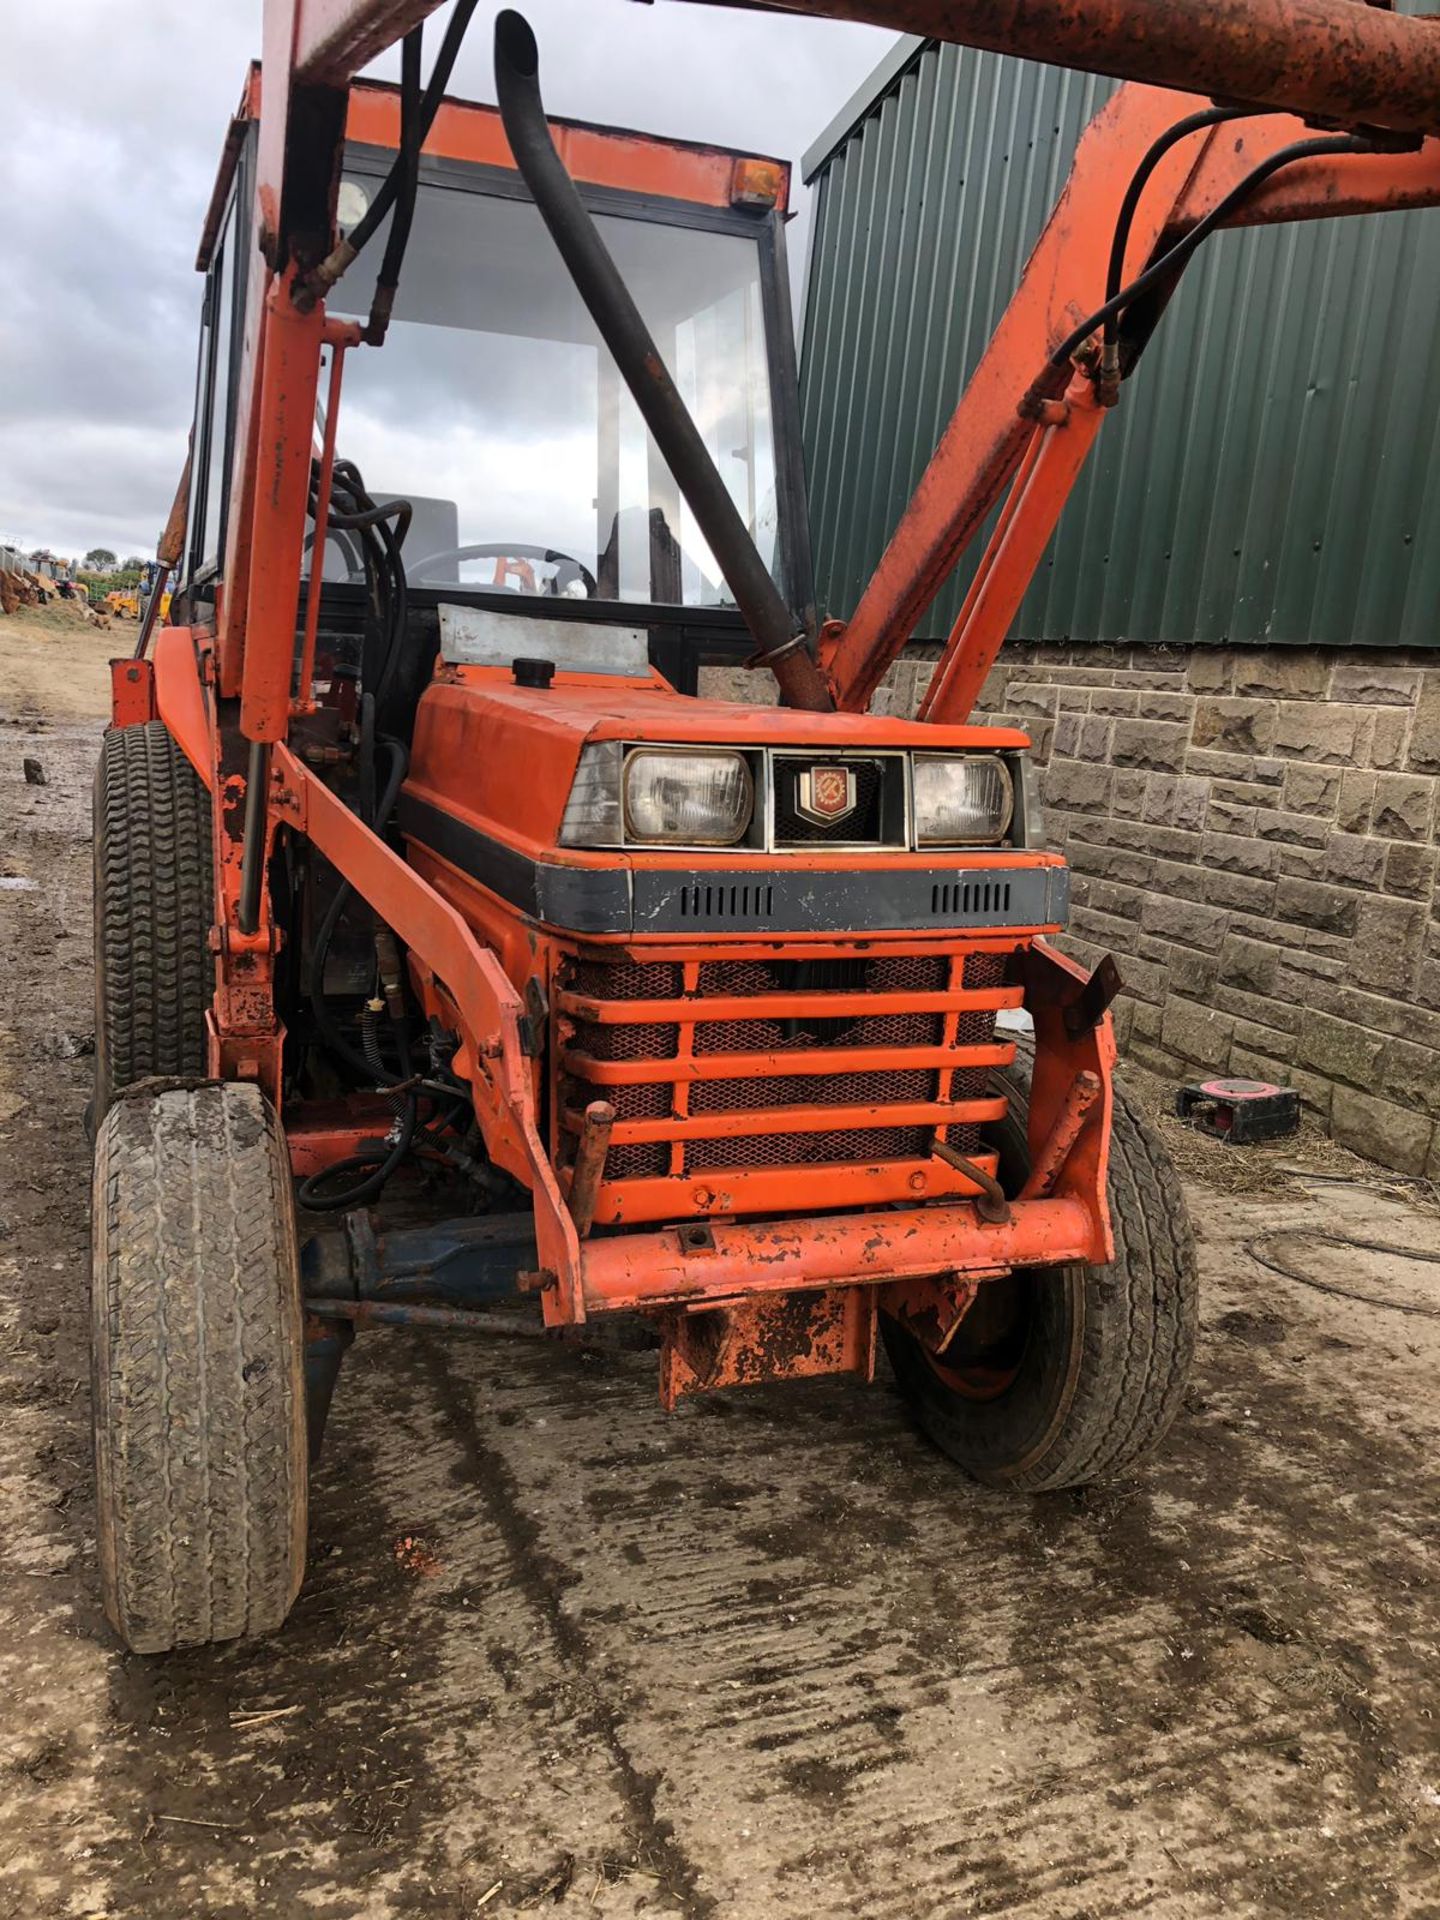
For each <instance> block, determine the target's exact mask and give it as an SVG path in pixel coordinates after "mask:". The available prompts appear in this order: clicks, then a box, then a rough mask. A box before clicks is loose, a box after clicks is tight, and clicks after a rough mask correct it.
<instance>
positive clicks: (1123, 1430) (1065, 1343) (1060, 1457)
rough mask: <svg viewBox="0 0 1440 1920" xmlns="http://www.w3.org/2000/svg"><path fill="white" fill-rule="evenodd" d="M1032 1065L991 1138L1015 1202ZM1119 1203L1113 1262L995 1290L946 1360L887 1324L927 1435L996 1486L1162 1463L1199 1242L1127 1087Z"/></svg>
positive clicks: (1119, 1121)
mask: <svg viewBox="0 0 1440 1920" xmlns="http://www.w3.org/2000/svg"><path fill="white" fill-rule="evenodd" d="M1031 1064H1032V1056H1031V1054H1030V1053H1029V1050H1028V1048H1027V1049H1025V1050H1023V1051H1021V1052H1019V1053H1017V1057H1016V1060H1015V1063H1014V1065H1013V1067H1010V1068H1008V1069H1006V1070H1005V1071H1003V1072H1000V1073H997V1074H996V1075H995V1085H994V1090H995V1091H996V1092H998V1093H1004V1094H1005V1095H1006V1097H1007V1098H1008V1099H1009V1102H1010V1113H1009V1116H1008V1117H1007V1119H1006V1120H1004V1121H1003V1122H1001V1123H1000V1125H999V1126H998V1127H996V1129H995V1130H994V1133H993V1135H992V1141H991V1143H992V1145H994V1146H995V1147H996V1148H997V1149H998V1151H999V1154H1000V1178H1001V1181H1002V1183H1003V1184H1004V1186H1005V1189H1006V1191H1007V1192H1008V1193H1017V1192H1018V1191H1019V1190H1020V1188H1021V1186H1022V1185H1023V1184H1024V1181H1025V1177H1026V1174H1027V1173H1028V1171H1029V1155H1028V1152H1027V1149H1026V1143H1025V1119H1026V1114H1027V1113H1028V1110H1029V1102H1030V1069H1031ZM1109 1199H1110V1218H1111V1223H1112V1226H1113V1228H1114V1234H1115V1259H1114V1261H1113V1263H1112V1264H1111V1265H1109V1266H1105V1267H1090V1266H1085V1265H1083V1264H1079V1263H1077V1264H1074V1265H1069V1266H1063V1267H1047V1268H1039V1269H1030V1270H1017V1271H1016V1272H1015V1273H1014V1274H1012V1275H1011V1276H1010V1277H1009V1278H1007V1279H1005V1280H992V1281H986V1282H985V1283H984V1285H983V1286H982V1288H981V1292H980V1295H979V1298H978V1299H977V1301H976V1303H975V1305H974V1306H973V1307H972V1308H971V1309H970V1312H969V1313H968V1314H967V1315H966V1317H965V1319H964V1320H962V1321H961V1323H960V1326H959V1328H958V1329H957V1331H956V1333H955V1334H954V1336H953V1338H952V1340H951V1342H950V1345H949V1346H948V1347H947V1349H946V1351H945V1353H944V1355H943V1356H938V1357H937V1356H934V1355H932V1354H930V1353H929V1352H928V1351H927V1350H926V1349H925V1348H924V1347H923V1346H922V1345H921V1344H920V1342H919V1341H918V1340H916V1339H915V1338H914V1336H913V1335H912V1334H910V1333H909V1332H908V1331H907V1330H906V1329H904V1328H903V1327H901V1326H900V1325H899V1323H898V1322H897V1321H895V1320H894V1319H892V1318H891V1317H890V1316H889V1315H883V1316H882V1318H881V1331H882V1333H883V1336H884V1340H885V1347H886V1351H887V1353H888V1354H889V1356H890V1363H891V1367H892V1369H893V1371H894V1374H895V1377H896V1380H897V1382H898V1383H899V1386H900V1390H901V1392H902V1394H903V1395H904V1396H905V1398H906V1399H907V1400H908V1401H909V1402H910V1405H911V1408H912V1410H913V1412H914V1414H915V1417H916V1419H917V1421H918V1423H919V1425H920V1427H921V1428H922V1429H923V1431H924V1432H925V1433H926V1434H927V1435H928V1436H929V1437H930V1439H931V1440H933V1441H934V1443H935V1445H936V1446H937V1447H939V1449H940V1450H941V1452H942V1453H945V1454H947V1455H948V1456H949V1457H950V1459H952V1460H953V1461H955V1463H956V1464H957V1465H958V1466H960V1467H963V1468H964V1469H965V1471H966V1472H967V1473H969V1474H970V1475H972V1476H973V1477H974V1478H975V1479H977V1480H981V1481H984V1482H985V1483H986V1484H987V1485H990V1486H995V1487H1006V1488H1010V1489H1012V1490H1014V1491H1016V1492H1022V1493H1047V1492H1052V1491H1054V1490H1056V1489H1058V1488H1061V1487H1081V1486H1087V1485H1090V1484H1092V1483H1093V1482H1095V1481H1102V1480H1114V1479H1117V1478H1119V1477H1121V1476H1123V1475H1125V1474H1127V1473H1129V1472H1130V1471H1131V1470H1132V1469H1133V1468H1135V1467H1136V1466H1138V1465H1139V1464H1140V1463H1141V1462H1142V1461H1143V1460H1144V1459H1145V1458H1146V1457H1147V1456H1148V1455H1149V1454H1151V1453H1152V1452H1153V1451H1154V1449H1155V1448H1156V1447H1157V1446H1158V1445H1159V1444H1160V1442H1161V1440H1162V1439H1163V1438H1164V1436H1165V1434H1166V1432H1167V1431H1168V1429H1169V1427H1170V1423H1171V1422H1172V1421H1173V1420H1174V1418H1175V1415H1176V1413H1177V1411H1178V1410H1179V1406H1180V1399H1181V1395H1182V1393H1183V1392H1184V1388H1185V1381H1186V1377H1187V1375H1188V1373H1189V1369H1190V1362H1191V1359H1192V1356H1193V1354H1194V1348H1195V1330H1196V1321H1197V1316H1198V1308H1199V1288H1198V1280H1197V1273H1196V1262H1195V1243H1194V1239H1193V1236H1192V1234H1191V1230H1190V1222H1189V1218H1188V1216H1187V1214H1186V1211H1185V1202H1184V1199H1183V1197H1182V1195H1181V1191H1180V1179H1179V1175H1178V1174H1177V1173H1176V1171H1175V1167H1174V1164H1173V1162H1172V1161H1171V1159H1170V1156H1169V1154H1168V1153H1167V1152H1166V1150H1165V1147H1164V1145H1163V1143H1162V1142H1161V1140H1160V1137H1159V1135H1158V1134H1157V1133H1156V1131H1155V1129H1154V1128H1153V1127H1152V1126H1151V1125H1150V1123H1149V1121H1148V1120H1147V1119H1145V1117H1144V1116H1143V1115H1142V1114H1141V1113H1140V1111H1139V1110H1138V1108H1137V1107H1136V1106H1135V1105H1134V1104H1133V1103H1132V1102H1131V1100H1130V1099H1129V1098H1128V1097H1127V1095H1126V1093H1125V1091H1124V1089H1123V1088H1122V1087H1120V1086H1119V1085H1118V1084H1117V1086H1116V1088H1115V1103H1114V1117H1113V1124H1112V1128H1111V1136H1110V1173H1109ZM992 1289H993V1290H994V1291H992Z"/></svg>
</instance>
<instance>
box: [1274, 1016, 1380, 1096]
mask: <svg viewBox="0 0 1440 1920" xmlns="http://www.w3.org/2000/svg"><path fill="white" fill-rule="evenodd" d="M1384 1051H1385V1042H1384V1041H1383V1040H1382V1039H1381V1038H1380V1037H1379V1035H1378V1034H1373V1033H1367V1032H1366V1031H1365V1029H1364V1028H1363V1027H1354V1026H1351V1025H1350V1024H1349V1022H1348V1021H1345V1020H1335V1019H1332V1018H1331V1017H1330V1015H1329V1014H1324V1013H1314V1014H1311V1015H1309V1016H1308V1017H1307V1018H1306V1019H1305V1020H1303V1021H1302V1022H1301V1023H1300V1032H1299V1035H1298V1039H1297V1044H1296V1048H1295V1059H1296V1061H1297V1063H1298V1064H1299V1065H1300V1066H1302V1067H1313V1068H1314V1069H1315V1071H1316V1072H1317V1073H1323V1074H1325V1075H1326V1076H1327V1077H1328V1078H1329V1079H1331V1080H1344V1081H1347V1082H1349V1083H1350V1084H1351V1085H1354V1086H1359V1087H1370V1086H1373V1085H1374V1084H1375V1075H1376V1073H1377V1072H1378V1070H1379V1066H1380V1060H1381V1056H1382V1055H1383V1053H1384Z"/></svg>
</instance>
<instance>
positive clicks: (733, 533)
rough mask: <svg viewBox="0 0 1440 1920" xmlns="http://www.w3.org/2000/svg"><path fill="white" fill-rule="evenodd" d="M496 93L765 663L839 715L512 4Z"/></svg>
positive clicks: (798, 696)
mask: <svg viewBox="0 0 1440 1920" xmlns="http://www.w3.org/2000/svg"><path fill="white" fill-rule="evenodd" d="M495 90H496V94H497V96H498V98H499V102H500V118H501V120H502V121H503V122H504V126H505V135H506V138H507V139H508V140H509V142H510V151H511V153H512V154H513V155H514V157H515V164H516V166H517V167H518V168H519V169H520V174H521V177H522V178H523V179H524V182H525V184H526V186H527V187H528V188H529V189H530V193H531V197H532V198H533V200H534V202H535V205H536V207H537V208H538V209H539V211H540V216H541V218H542V219H543V220H544V222H545V225H546V226H547V227H548V228H549V230H550V237H551V239H552V240H553V241H554V242H555V246H556V248H557V250H558V252H559V254H560V257H561V259H562V260H563V261H564V262H565V266H566V270H567V271H568V273H569V275H570V278H571V280H572V281H573V282H574V283H575V290H576V292H577V293H578V294H579V295H580V298H581V299H582V300H583V301H584V303H585V306H586V308H587V310H588V312H589V314H590V317H591V319H592V320H593V321H594V322H595V325H596V327H597V328H598V330H599V333H600V337H601V339H602V340H603V341H604V342H605V345H606V346H607V347H608V348H609V349H610V353H611V355H612V357H613V359H614V361H615V364H616V366H617V367H618V368H619V370H620V376H621V378H622V379H623V380H624V382H625V384H626V386H627V387H628V388H629V389H630V392H631V393H632V394H633V396H634V399H635V404H636V406H637V407H639V409H640V412H641V415H642V417H643V418H644V421H645V424H646V425H647V426H648V427H649V429H650V431H651V433H652V434H653V435H654V437H655V444H656V446H657V447H658V448H659V449H660V452H661V453H662V454H663V456H664V458H665V464H666V465H667V466H668V467H669V469H670V471H671V473H672V474H673V475H674V477H675V483H676V485H677V486H678V487H679V489H680V491H681V493H682V494H683V495H684V496H685V498H686V500H687V501H688V502H689V504H690V510H691V512H692V513H693V514H694V516H695V520H696V522H697V524H698V526H699V528H700V531H701V533H702V534H703V535H704V537H705V541H706V543H707V545H708V546H709V548H710V551H711V553H712V554H714V556H715V560H716V564H717V565H718V566H719V568H720V571H721V573H722V574H723V575H724V577H725V581H726V584H727V585H728V586H729V589H730V591H731V593H732V594H733V595H734V596H735V603H736V605H737V606H738V607H739V609H740V612H741V613H742V615H743V616H744V619H745V624H746V626H747V627H749V629H750V632H751V634H752V635H753V636H754V639H755V642H756V647H757V652H756V655H755V663H756V664H758V665H762V666H768V667H769V668H770V670H771V672H772V673H773V674H774V675H775V678H776V680H777V681H778V682H779V685H780V697H781V700H782V702H783V703H784V704H785V705H786V706H789V707H799V708H803V709H806V710H808V711H810V712H817V713H829V712H831V711H833V708H834V704H835V703H834V701H833V699H832V698H831V696H830V690H829V688H828V686H827V684H826V681H825V677H824V675H823V674H822V673H821V671H820V669H819V667H818V666H817V665H816V663H815V660H814V658H813V656H812V655H811V653H810V649H809V639H808V637H807V635H806V633H805V631H804V628H803V625H802V623H801V622H800V621H799V620H797V619H796V617H795V615H794V614H793V613H792V612H791V610H790V608H789V607H788V606H786V604H785V598H784V595H783V594H782V593H781V592H780V589H779V588H778V587H777V586H776V584H775V582H774V580H773V579H771V577H770V569H769V568H768V567H767V566H766V564H765V562H764V560H763V559H761V557H760V552H759V549H758V548H757V547H756V545H755V542H754V541H753V540H752V539H751V537H750V534H749V530H748V529H747V527H746V525H745V522H744V520H742V519H741V517H740V512H739V509H738V508H737V507H736V505H735V502H734V501H733V500H732V499H731V497H730V489H729V488H728V487H727V486H726V484H725V482H724V480H723V479H722V478H721V475H720V472H719V469H718V468H717V467H716V465H715V462H714V460H713V459H711V457H710V450H709V448H708V447H707V446H706V445H705V442H704V439H703V438H702V437H701V434H700V430H699V428H698V427H697V426H696V425H695V422H694V420H693V419H692V418H691V415H690V410H689V408H688V407H687V406H686V405H685V402H684V400H683V399H682V398H681V397H680V390H679V388H678V387H677V386H676V385H675V382H674V380H673V379H672V378H671V375H670V372H669V369H668V368H667V367H666V365H665V362H664V360H663V359H662V358H661V356H660V351H659V349H658V348H657V347H656V345H655V342H654V340H653V339H652V338H651V335H650V329H649V328H648V327H647V326H646V324H645V321H644V319H643V318H642V316H641V313H640V309H639V308H638V307H637V306H636V304H635V301H634V299H633V298H632V297H631V293H630V289H629V288H628V287H627V286H626V284H625V279H624V276H623V275H622V274H621V272H620V270H619V268H618V267H617V266H616V265H615V262H614V260H613V259H612V258H611V257H610V252H609V249H608V248H607V247H606V245H605V242H604V241H603V240H602V239H601V237H600V234H599V231H598V229H597V228H596V225H595V222H594V221H593V220H592V219H591V217H590V214H589V212H588V211H587V209H586V206H585V203H584V201H583V200H582V199H581V198H580V195H579V193H578V192H577V190H576V187H575V182H574V181H573V180H572V179H571V178H570V175H569V173H568V172H567V170H566V167H565V163H564V161H563V160H561V158H560V156H559V154H558V153H557V152H556V151H555V143H554V141H553V140H552V139H551V137H550V128H549V125H548V123H547V121H546V118H545V104H544V102H543V100H542V99H541V97H540V54H539V49H538V48H537V46H536V44H535V36H534V34H533V33H532V32H531V31H530V27H529V25H528V24H527V22H526V21H525V20H524V19H522V18H521V16H520V15H519V14H518V13H515V12H512V11H511V10H510V9H508V8H507V9H506V10H505V11H504V12H503V13H501V14H500V15H499V16H498V17H497V19H496V21H495Z"/></svg>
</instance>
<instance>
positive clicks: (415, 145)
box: [365, 26, 425, 347]
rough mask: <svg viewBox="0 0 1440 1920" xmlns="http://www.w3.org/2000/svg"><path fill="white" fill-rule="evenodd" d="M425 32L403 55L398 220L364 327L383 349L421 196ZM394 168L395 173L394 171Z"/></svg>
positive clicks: (410, 40) (411, 36)
mask: <svg viewBox="0 0 1440 1920" xmlns="http://www.w3.org/2000/svg"><path fill="white" fill-rule="evenodd" d="M424 32H425V29H424V28H423V26H422V27H413V28H412V29H411V31H410V32H409V33H407V34H406V36H405V39H404V43H403V45H402V47H401V52H400V155H399V158H398V160H397V161H396V163H395V168H398V169H399V172H400V180H399V184H398V187H397V191H396V200H395V217H394V218H393V219H392V220H391V222H390V232H389V233H388V235H387V236H386V240H385V252H384V254H383V256H382V257H381V261H380V271H379V273H378V274H377V275H376V279H375V294H374V297H373V299H372V300H371V302H370V318H369V321H368V322H367V323H366V327H365V343H366V345H367V346H371V347H383V346H384V344H385V335H386V333H387V332H388V331H389V327H390V314H391V312H392V310H393V308H394V305H395V292H396V289H397V288H398V287H399V285H400V269H401V267H402V266H403V265H404V262H405V249H406V247H407V246H408V245H409V244H410V228H411V226H412V225H413V224H414V220H415V202H416V200H417V198H418V197H419V193H420V147H421V143H422V142H423V140H424V138H425V130H424V126H423V124H422V120H423V112H424V103H423V101H422V99H421V96H420V52H421V42H422V40H423V37H424ZM395 168H392V172H393V171H395Z"/></svg>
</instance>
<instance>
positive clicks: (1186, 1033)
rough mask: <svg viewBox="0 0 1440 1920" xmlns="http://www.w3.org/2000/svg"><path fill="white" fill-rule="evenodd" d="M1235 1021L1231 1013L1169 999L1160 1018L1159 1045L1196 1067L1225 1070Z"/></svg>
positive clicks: (1185, 1001)
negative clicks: (1191, 1062) (1216, 1011)
mask: <svg viewBox="0 0 1440 1920" xmlns="http://www.w3.org/2000/svg"><path fill="white" fill-rule="evenodd" d="M1234 1033H1235V1021H1234V1019H1233V1017H1232V1016H1231V1015H1230V1014H1228V1013H1215V1012H1214V1011H1213V1010H1212V1009H1211V1008H1209V1007H1201V1006H1196V1005H1195V1004H1194V1003H1193V1002H1192V1001H1189V1000H1178V999H1176V1000H1170V1001H1168V1002H1167V1003H1166V1006H1165V1011H1164V1013H1163V1015H1162V1017H1161V1021H1160V1044H1161V1046H1162V1047H1164V1048H1165V1049H1166V1050H1167V1051H1169V1052H1170V1053H1174V1054H1178V1055H1179V1057H1180V1058H1181V1059H1182V1060H1191V1061H1193V1062H1194V1063H1195V1065H1196V1066H1200V1067H1211V1068H1215V1069H1217V1070H1223V1068H1224V1066H1225V1065H1226V1064H1227V1063H1228V1061H1229V1057H1230V1043H1231V1041H1232V1039H1233V1038H1234Z"/></svg>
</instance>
